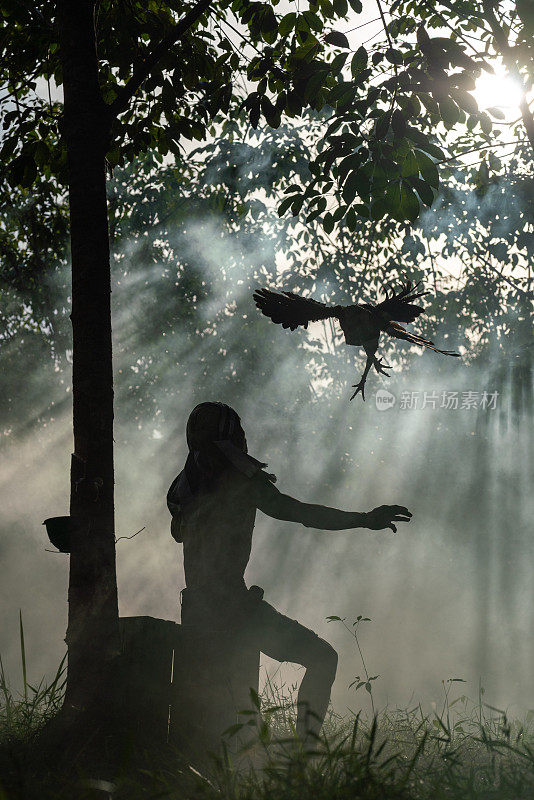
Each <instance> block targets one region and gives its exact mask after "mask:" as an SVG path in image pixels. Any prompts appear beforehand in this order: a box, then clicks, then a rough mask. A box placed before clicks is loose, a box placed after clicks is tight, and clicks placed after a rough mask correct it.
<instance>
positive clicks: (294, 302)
mask: <svg viewBox="0 0 534 800" xmlns="http://www.w3.org/2000/svg"><path fill="white" fill-rule="evenodd" d="M254 301H255V303H256V305H257V307H258V308H259V309H260V311H261V313H262V314H265V316H266V317H269V318H270V319H272V321H273V322H276V323H278V324H279V325H281V326H282V327H283V328H290V329H291V330H292V331H294V330H295V328H297V327H298V326H299V325H302V326H303V327H304V328H307V327H308V322H315V321H316V320H318V319H328V317H336V316H337V314H338V311H339V309H340V306H327V305H326V304H325V303H319V302H318V301H317V300H312V299H311V298H309V297H300V295H298V294H294V292H283V293H282V294H280V293H279V292H272V291H271V290H270V289H256V291H255V292H254Z"/></svg>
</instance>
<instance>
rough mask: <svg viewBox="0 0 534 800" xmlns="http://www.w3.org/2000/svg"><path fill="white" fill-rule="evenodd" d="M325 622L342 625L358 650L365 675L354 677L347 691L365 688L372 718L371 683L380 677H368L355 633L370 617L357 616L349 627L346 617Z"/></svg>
mask: <svg viewBox="0 0 534 800" xmlns="http://www.w3.org/2000/svg"><path fill="white" fill-rule="evenodd" d="M326 621H327V622H341V624H342V625H343V627H344V628H345V630H347V631H348V632H349V633H350V635H351V636H352V637H353V639H354V641H355V642H356V646H357V648H358V652H359V654H360V658H361V660H362V666H363V671H364V675H365V680H364V679H363V678H362V677H360V675H356V677H355V678H354V680H353V681H352V682H351V683H350V684H349V689H352V688H353V687H354V691H355V692H357V691H358V689H361V688H362V686H365V691H366V692H368V693H369V697H370V699H371V709H372V711H373V717H374V716H375V715H376V711H375V703H374V698H373V687H372V683H373V681H376V680H377V678H379V677H380V675H369V671H368V669H367V665H366V663H365V658H364V657H363V652H362V648H361V646H360V642H359V639H358V633H357V628H358V626H359V625H360V624H361V623H362V622H371V618H370V617H364V616H363V615H362V614H358V616H357V617H356V619H355V620H354V622H353V623H352V626H350V625H349V624H348V623H347V618H346V617H338V616H332V617H327V618H326Z"/></svg>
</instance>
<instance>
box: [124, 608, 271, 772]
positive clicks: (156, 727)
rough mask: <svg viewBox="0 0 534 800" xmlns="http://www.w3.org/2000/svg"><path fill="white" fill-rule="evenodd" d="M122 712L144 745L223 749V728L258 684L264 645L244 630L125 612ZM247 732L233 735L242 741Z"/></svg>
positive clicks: (195, 752) (201, 751) (198, 752)
mask: <svg viewBox="0 0 534 800" xmlns="http://www.w3.org/2000/svg"><path fill="white" fill-rule="evenodd" d="M120 634H121V646H122V658H121V661H122V666H121V669H120V691H119V695H120V700H119V708H120V711H119V713H120V717H121V723H122V725H123V727H124V729H125V730H126V731H127V734H128V736H129V737H130V738H131V740H132V741H133V742H134V743H135V744H136V745H138V746H142V747H147V748H149V747H153V746H165V745H166V744H167V745H170V746H171V747H173V748H175V749H176V750H178V751H180V752H182V753H184V754H186V755H187V756H190V757H194V758H202V757H203V755H205V754H206V753H207V752H209V751H211V752H217V751H218V750H219V748H220V743H221V737H222V735H223V733H224V732H225V731H226V730H227V729H228V728H231V726H232V725H234V724H236V723H237V722H239V721H241V722H246V721H247V720H248V718H245V717H241V720H240V718H239V714H238V712H239V711H243V710H246V709H250V708H251V707H252V706H253V704H252V701H251V696H250V690H251V689H253V690H254V691H255V692H257V691H258V679H259V651H258V650H257V649H255V648H252V647H251V646H250V644H249V643H247V641H246V639H245V638H244V637H242V636H240V635H239V632H234V631H232V632H229V631H222V630H217V631H210V630H201V631H199V630H197V629H196V628H195V629H192V628H188V627H186V626H183V625H179V624H177V623H175V622H171V621H168V620H162V619H154V618H153V617H122V618H121V619H120ZM241 743H242V738H240V737H235V738H234V739H232V738H230V739H229V743H228V744H229V747H230V748H231V749H237V747H239V746H240V744H241Z"/></svg>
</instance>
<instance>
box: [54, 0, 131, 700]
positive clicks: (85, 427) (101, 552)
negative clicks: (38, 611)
mask: <svg viewBox="0 0 534 800" xmlns="http://www.w3.org/2000/svg"><path fill="white" fill-rule="evenodd" d="M94 11H95V2H94V0H59V2H58V22H59V29H60V48H61V63H62V69H63V87H64V118H63V121H62V135H63V137H64V140H65V142H66V146H67V161H68V183H69V204H70V226H71V258H72V314H71V320H72V331H73V378H72V392H73V426H74V454H73V457H72V465H71V495H70V513H71V516H72V517H73V518H75V519H76V520H77V521H79V525H78V526H77V528H76V530H75V531H74V533H73V537H72V547H71V556H70V574H69V616H68V629H67V637H66V641H67V646H68V672H67V691H66V699H65V710H66V711H76V710H81V709H87V708H89V707H92V706H93V705H94V702H95V700H96V701H97V703H98V694H97V693H98V689H99V687H102V685H103V678H104V676H105V675H106V673H107V671H108V668H109V665H110V664H112V663H113V659H114V657H115V655H117V654H118V651H119V628H118V601H117V579H116V569H115V535H114V501H113V491H114V475H113V372H112V348H111V285H110V256H109V234H108V216H107V200H106V163H105V154H106V150H107V141H108V133H109V114H108V110H107V107H106V105H105V104H104V102H103V99H102V95H101V92H100V87H99V82H98V59H97V52H96V42H95V28H94Z"/></svg>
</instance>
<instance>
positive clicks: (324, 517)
mask: <svg viewBox="0 0 534 800" xmlns="http://www.w3.org/2000/svg"><path fill="white" fill-rule="evenodd" d="M258 494H259V497H258V501H257V506H258V508H259V509H260V511H263V513H264V514H267V515H268V516H269V517H273V518H274V519H283V520H287V521H288V522H300V523H301V524H302V525H305V526H306V527H307V528H319V529H320V530H324V531H343V530H348V529H350V528H369V529H370V530H373V531H379V530H382V529H383V528H391V530H392V531H393V532H396V530H397V528H396V526H395V524H394V523H395V522H409V521H410V519H411V517H412V515H411V513H410V512H409V511H408V509H407V508H406V507H405V506H378V508H374V509H373V510H372V511H369V512H368V513H359V512H357V511H341V510H340V509H338V508H329V507H328V506H319V505H314V504H312V503H301V502H300V501H299V500H295V498H294V497H290V496H289V495H288V494H282V492H279V491H278V489H277V488H276V486H273V484H272V483H268V482H267V481H265V485H263V486H262V487H261V491H260V492H259V493H258Z"/></svg>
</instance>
